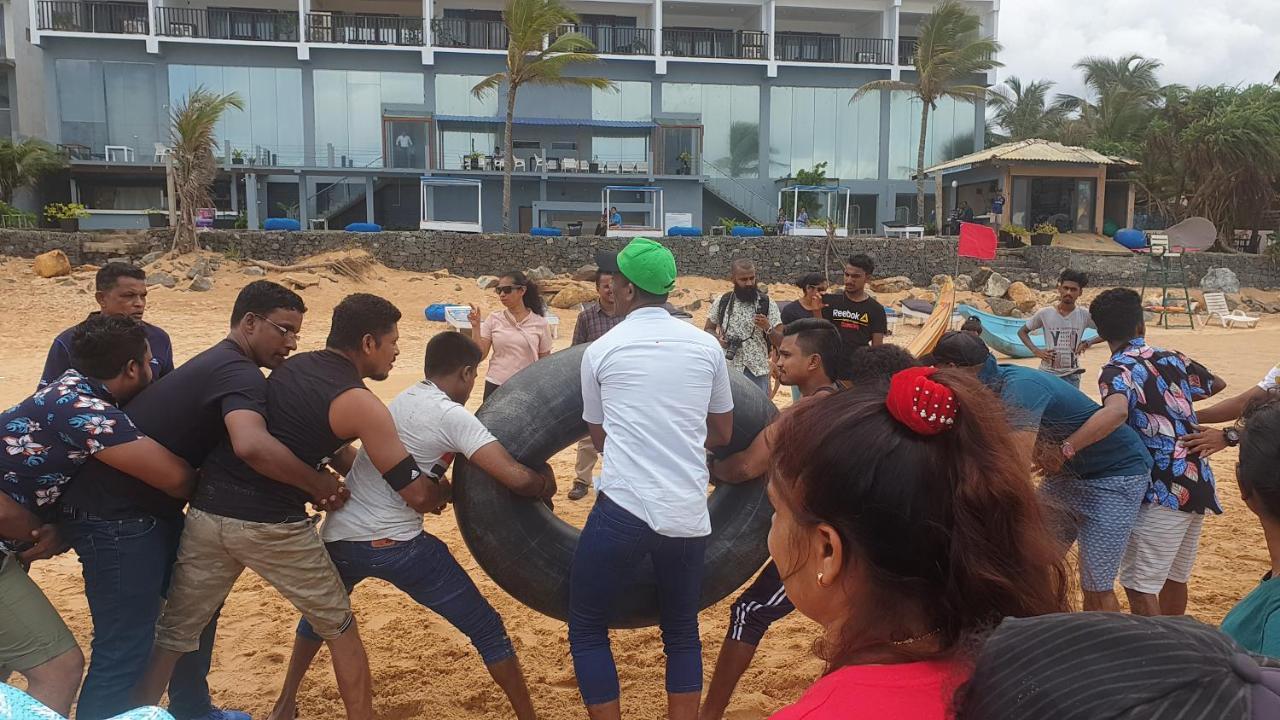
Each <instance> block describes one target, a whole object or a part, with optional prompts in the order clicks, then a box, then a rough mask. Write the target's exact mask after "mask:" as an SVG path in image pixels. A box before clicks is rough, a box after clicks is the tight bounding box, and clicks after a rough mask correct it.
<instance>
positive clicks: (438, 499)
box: [329, 388, 449, 513]
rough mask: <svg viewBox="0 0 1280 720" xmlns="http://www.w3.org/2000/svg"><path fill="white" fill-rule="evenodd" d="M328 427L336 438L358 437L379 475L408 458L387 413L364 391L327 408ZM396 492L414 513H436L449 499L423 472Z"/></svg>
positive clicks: (351, 393) (443, 488)
mask: <svg viewBox="0 0 1280 720" xmlns="http://www.w3.org/2000/svg"><path fill="white" fill-rule="evenodd" d="M329 427H330V429H332V430H333V434H334V435H337V436H338V437H353V436H354V437H358V438H359V439H360V445H361V447H362V448H363V449H364V451H365V454H366V455H368V456H369V460H370V461H371V462H372V463H373V466H374V467H375V468H377V469H378V472H380V473H382V474H383V475H386V473H388V472H391V471H392V470H393V469H395V467H396V466H397V465H399V464H400V463H402V462H404V460H405V458H407V457H409V451H408V450H406V449H405V447H404V443H402V442H400V433H399V432H398V431H397V430H396V423H395V420H394V419H392V417H391V411H390V410H387V406H386V405H383V404H382V401H381V400H379V399H378V398H377V397H376V396H375V395H374V394H373V393H372V392H369V391H368V390H366V389H364V388H355V389H352V390H348V391H346V392H344V393H342V394H341V395H339V396H338V397H337V398H336V399H335V400H334V401H333V403H332V404H330V405H329ZM396 492H398V493H400V497H402V498H404V501H405V503H407V504H408V505H409V507H411V508H413V509H414V510H417V511H418V512H430V513H438V512H440V510H442V509H443V508H444V506H445V504H446V503H447V502H448V498H449V496H448V486H447V485H446V484H445V483H443V482H442V483H439V484H437V483H436V482H435V481H433V480H432V479H431V478H429V477H427V475H426V474H425V473H422V474H420V475H419V476H418V477H417V478H416V479H415V480H414V481H413V482H411V483H409V484H408V485H406V486H405V487H403V488H400V489H398V490H397V491H396Z"/></svg>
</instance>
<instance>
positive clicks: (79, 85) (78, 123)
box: [54, 59, 164, 158]
mask: <svg viewBox="0 0 1280 720" xmlns="http://www.w3.org/2000/svg"><path fill="white" fill-rule="evenodd" d="M54 73H55V75H56V77H57V83H58V115H59V118H60V120H61V127H60V128H59V129H60V142H62V143H64V144H74V145H83V146H84V147H86V148H88V153H90V154H91V155H93V156H105V151H106V146H107V145H123V146H126V147H130V148H133V150H134V153H135V154H136V156H137V157H140V158H149V157H152V156H153V155H154V152H153V151H154V147H153V143H156V142H162V141H163V140H164V138H163V137H162V135H161V125H160V115H161V113H162V112H163V111H162V110H161V105H160V103H159V102H157V98H156V68H155V65H152V64H150V63H128V62H102V61H99V60H66V59H63V60H57V61H55V62H54ZM82 152H84V151H82Z"/></svg>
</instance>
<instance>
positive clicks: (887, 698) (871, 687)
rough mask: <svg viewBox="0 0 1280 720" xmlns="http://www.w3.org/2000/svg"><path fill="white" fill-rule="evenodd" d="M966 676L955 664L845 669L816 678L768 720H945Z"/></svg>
mask: <svg viewBox="0 0 1280 720" xmlns="http://www.w3.org/2000/svg"><path fill="white" fill-rule="evenodd" d="M968 674H969V670H968V669H967V667H966V666H964V665H963V664H961V663H957V662H955V661H932V662H914V663H902V664H899V665H850V666H848V667H843V668H840V669H839V670H837V671H835V672H833V673H831V674H830V675H827V676H826V677H823V678H821V679H819V680H818V681H817V682H816V683H814V684H813V686H812V687H810V688H809V690H808V691H806V692H805V694H804V696H803V697H801V698H800V700H799V701H798V702H796V704H794V705H789V706H787V707H785V708H783V709H781V710H779V711H778V712H776V713H774V714H773V715H772V716H770V720H837V719H838V720H858V719H861V718H866V719H867V720H946V718H949V717H951V716H952V713H951V696H952V695H954V694H955V691H956V689H957V688H959V687H960V685H961V684H962V683H964V681H965V680H967V679H968Z"/></svg>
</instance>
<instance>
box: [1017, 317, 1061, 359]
mask: <svg viewBox="0 0 1280 720" xmlns="http://www.w3.org/2000/svg"><path fill="white" fill-rule="evenodd" d="M1018 339H1019V340H1021V341H1022V344H1023V345H1026V346H1027V349H1028V350H1030V351H1031V354H1032V355H1035V356H1036V357H1038V358H1040V359H1041V360H1053V355H1052V354H1051V353H1050V352H1049V351H1048V350H1046V349H1044V348H1042V347H1040V346H1039V345H1036V344H1035V341H1033V340H1032V339H1031V331H1030V330H1028V329H1027V326H1026V325H1023V326H1022V327H1020V328H1018Z"/></svg>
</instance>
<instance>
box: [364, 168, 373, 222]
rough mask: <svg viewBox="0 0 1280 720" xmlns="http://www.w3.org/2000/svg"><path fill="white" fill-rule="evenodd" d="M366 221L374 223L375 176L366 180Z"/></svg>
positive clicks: (370, 176)
mask: <svg viewBox="0 0 1280 720" xmlns="http://www.w3.org/2000/svg"><path fill="white" fill-rule="evenodd" d="M364 221H365V222H368V223H371V222H373V176H372V175H369V176H367V177H365V179H364Z"/></svg>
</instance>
